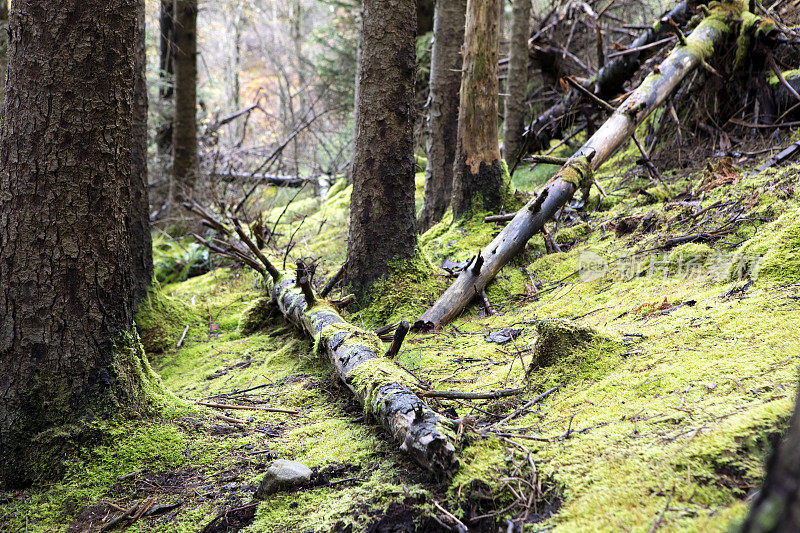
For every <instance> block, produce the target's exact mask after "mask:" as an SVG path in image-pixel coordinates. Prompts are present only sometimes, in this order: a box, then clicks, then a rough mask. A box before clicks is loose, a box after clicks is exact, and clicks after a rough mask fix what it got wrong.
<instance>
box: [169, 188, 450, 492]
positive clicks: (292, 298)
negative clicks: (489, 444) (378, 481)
mask: <svg viewBox="0 0 800 533" xmlns="http://www.w3.org/2000/svg"><path fill="white" fill-rule="evenodd" d="M184 206H185V207H186V208H187V209H189V210H191V211H192V212H194V213H195V214H197V215H199V216H200V217H201V218H203V219H204V220H205V221H206V222H208V223H209V224H210V225H211V226H213V227H214V228H216V229H218V230H219V231H221V232H222V233H224V234H225V235H228V236H232V235H233V232H234V231H235V232H236V234H237V235H238V236H239V238H240V239H241V241H242V242H243V243H244V244H245V245H246V246H247V248H249V249H250V251H251V252H252V254H253V256H250V257H247V261H246V262H247V264H249V265H250V266H253V268H256V270H258V271H259V272H260V273H261V274H263V275H264V279H265V281H266V289H267V293H268V294H269V295H270V299H271V301H272V303H274V304H275V305H276V306H277V307H278V309H279V310H280V312H281V314H283V316H284V317H285V318H286V320H288V321H289V322H290V323H292V324H293V325H295V326H297V327H298V328H300V329H301V330H303V331H304V332H305V333H306V334H308V336H309V337H311V338H312V339H313V340H314V346H315V347H316V348H317V349H319V350H324V351H325V353H326V354H327V356H328V359H329V360H330V362H331V364H332V365H333V368H334V370H335V371H336V375H337V376H339V379H341V380H342V382H343V383H344V384H345V385H346V386H347V387H348V388H349V389H350V390H351V391H352V392H353V394H354V395H355V397H356V398H357V399H358V401H359V402H360V403H361V405H363V406H364V411H365V412H366V413H368V414H370V415H372V416H374V417H375V418H376V419H377V420H379V421H380V422H381V424H382V425H383V427H384V428H385V429H386V431H387V432H388V433H389V435H391V437H392V438H393V439H394V440H395V441H396V442H399V443H400V449H401V450H402V451H403V452H405V453H407V454H409V455H410V456H411V458H412V459H413V460H414V461H415V462H416V463H417V464H419V465H420V466H422V467H423V468H425V469H426V470H428V471H429V472H431V473H432V474H433V475H434V476H435V477H436V478H438V479H448V478H450V477H452V476H453V475H455V473H456V472H457V471H458V467H459V462H458V457H457V456H456V450H455V446H454V445H453V443H454V441H455V436H454V432H453V431H452V425H453V424H452V422H450V421H449V420H448V419H446V418H444V417H442V416H440V415H439V414H438V413H436V412H435V411H434V410H433V409H431V408H430V407H429V406H428V405H427V404H426V403H425V402H424V401H422V400H421V399H420V397H419V396H418V395H417V394H415V393H414V392H413V389H414V388H417V387H415V386H414V385H413V383H414V382H415V378H414V376H412V375H411V374H410V373H409V372H407V371H406V370H404V369H402V368H400V366H399V365H397V363H395V362H394V361H392V360H391V358H390V357H391V356H392V354H390V352H391V351H392V350H394V353H395V354H396V352H397V350H398V349H399V344H400V343H401V342H402V338H397V333H396V334H395V335H396V338H395V342H393V343H392V346H393V348H392V349H390V350H389V351H387V350H385V349H384V347H383V343H382V342H381V340H380V338H379V337H378V336H377V335H376V334H375V333H373V332H371V331H365V330H362V329H360V328H358V327H356V326H353V325H352V324H349V323H348V322H347V321H345V319H344V318H342V316H341V315H340V314H339V313H338V312H337V311H336V309H334V308H333V307H332V306H331V304H330V303H329V302H327V301H326V300H324V299H322V298H320V297H319V296H318V295H317V294H316V292H315V291H314V289H313V287H312V285H311V280H310V276H309V273H308V271H307V270H306V268H305V266H304V265H303V264H302V262H300V261H298V268H297V271H296V272H294V273H287V272H281V271H279V270H278V269H277V268H275V266H273V265H272V263H271V262H270V261H269V259H267V258H266V257H265V256H264V254H263V253H262V252H261V251H260V250H259V249H258V247H257V246H256V245H255V243H253V241H252V240H250V238H248V236H247V235H246V234H245V233H244V230H243V229H242V227H241V226H240V225H239V224H238V223H237V221H236V219H234V220H233V222H234V229H233V230H231V229H230V228H228V227H227V226H226V225H224V224H222V223H221V222H220V221H218V220H217V219H216V218H215V217H214V216H213V215H212V214H211V213H209V212H208V211H206V210H205V209H203V208H202V207H200V206H199V205H197V204H194V203H186V204H184ZM199 240H200V241H201V242H203V243H204V244H206V245H207V246H208V244H209V243H208V242H207V241H205V240H203V239H202V238H200V239H199ZM231 248H233V249H236V250H237V251H239V253H240V254H241V255H243V256H244V255H245V253H244V251H243V250H242V246H241V245H231ZM212 250H213V248H212ZM259 262H260V263H261V264H263V267H261V265H260V264H259ZM405 331H407V329H405ZM405 331H404V332H403V334H405Z"/></svg>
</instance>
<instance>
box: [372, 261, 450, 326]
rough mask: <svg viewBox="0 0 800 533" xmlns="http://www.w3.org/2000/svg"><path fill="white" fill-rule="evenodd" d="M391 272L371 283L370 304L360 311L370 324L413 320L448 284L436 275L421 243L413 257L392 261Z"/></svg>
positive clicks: (381, 324) (379, 324)
mask: <svg viewBox="0 0 800 533" xmlns="http://www.w3.org/2000/svg"><path fill="white" fill-rule="evenodd" d="M388 274H389V275H388V276H387V278H386V279H383V280H380V281H378V282H376V283H375V284H374V285H373V286H372V289H371V290H370V294H369V296H368V301H369V302H370V304H369V306H368V307H366V308H365V309H363V311H361V312H360V313H359V315H360V318H361V319H362V320H363V321H364V323H365V324H366V325H367V327H380V326H383V325H386V324H391V323H394V322H399V321H401V320H408V321H409V322H413V321H414V320H415V319H416V318H417V317H418V316H419V315H421V314H422V312H423V311H425V309H427V308H428V306H429V305H430V304H431V303H432V302H433V301H435V299H436V298H437V297H438V296H439V293H440V292H441V291H442V290H443V289H444V287H445V284H444V283H443V280H442V279H441V278H437V277H435V276H434V270H433V266H432V265H431V263H430V261H429V260H428V259H427V257H426V256H425V254H424V252H423V251H422V249H421V248H420V247H419V246H418V247H417V248H416V250H415V254H414V258H413V259H408V260H394V261H391V262H390V263H389V269H388Z"/></svg>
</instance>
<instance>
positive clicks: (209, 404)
mask: <svg viewBox="0 0 800 533" xmlns="http://www.w3.org/2000/svg"><path fill="white" fill-rule="evenodd" d="M196 403H197V405H203V406H205V407H213V408H214V409H241V410H243V411H268V412H270V413H286V414H288V415H298V414H300V411H298V410H296V409H282V408H280V407H262V406H260V405H230V404H226V403H213V402H203V401H197V402H196Z"/></svg>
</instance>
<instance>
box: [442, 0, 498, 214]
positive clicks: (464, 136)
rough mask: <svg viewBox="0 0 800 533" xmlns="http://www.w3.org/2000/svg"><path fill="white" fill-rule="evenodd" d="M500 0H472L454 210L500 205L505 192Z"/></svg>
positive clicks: (464, 210)
mask: <svg viewBox="0 0 800 533" xmlns="http://www.w3.org/2000/svg"><path fill="white" fill-rule="evenodd" d="M498 1H499V0H469V2H468V3H467V20H466V30H465V34H464V65H463V72H462V78H461V92H460V103H459V112H458V145H457V150H456V162H455V169H454V175H453V214H454V216H455V218H461V217H463V216H465V215H467V214H469V213H471V212H473V211H475V210H484V209H485V210H499V209H500V207H501V206H502V205H503V200H504V197H505V184H504V183H503V175H502V167H501V164H500V145H499V142H498V140H497V94H498V82H497V41H498V15H499V8H498V5H497V2H498Z"/></svg>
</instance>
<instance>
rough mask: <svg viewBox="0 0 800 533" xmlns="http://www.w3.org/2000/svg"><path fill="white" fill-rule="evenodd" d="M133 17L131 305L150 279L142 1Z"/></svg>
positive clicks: (143, 292) (145, 77)
mask: <svg viewBox="0 0 800 533" xmlns="http://www.w3.org/2000/svg"><path fill="white" fill-rule="evenodd" d="M136 15H137V18H136V24H137V26H136V43H135V46H136V50H135V57H134V61H135V64H134V69H135V71H134V86H133V108H132V112H133V117H132V128H133V129H132V133H131V184H130V202H129V209H130V212H129V215H128V219H127V221H126V222H127V227H128V234H129V235H130V243H131V259H132V261H133V262H132V267H133V280H134V292H133V300H134V303H138V301H139V300H140V299H141V298H142V297H143V296H145V295H146V294H147V290H148V288H149V287H150V281H151V280H152V278H153V243H152V239H151V237H150V202H149V200H148V196H147V56H146V52H145V50H146V44H145V5H144V1H140V2H137V14H136Z"/></svg>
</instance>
